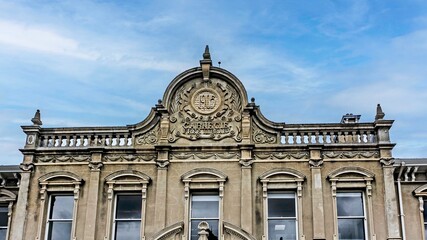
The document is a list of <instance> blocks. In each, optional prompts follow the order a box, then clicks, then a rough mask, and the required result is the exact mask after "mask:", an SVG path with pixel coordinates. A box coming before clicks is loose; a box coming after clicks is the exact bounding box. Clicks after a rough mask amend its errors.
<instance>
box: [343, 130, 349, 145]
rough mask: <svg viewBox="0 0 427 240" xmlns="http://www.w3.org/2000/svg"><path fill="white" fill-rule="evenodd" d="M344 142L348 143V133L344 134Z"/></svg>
mask: <svg viewBox="0 0 427 240" xmlns="http://www.w3.org/2000/svg"><path fill="white" fill-rule="evenodd" d="M344 142H346V143H347V142H350V139H349V136H348V132H344Z"/></svg>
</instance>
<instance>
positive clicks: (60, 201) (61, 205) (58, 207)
mask: <svg viewBox="0 0 427 240" xmlns="http://www.w3.org/2000/svg"><path fill="white" fill-rule="evenodd" d="M50 204H51V211H50V218H51V219H72V218H73V205H74V197H73V196H65V195H57V196H52V197H51V203H50Z"/></svg>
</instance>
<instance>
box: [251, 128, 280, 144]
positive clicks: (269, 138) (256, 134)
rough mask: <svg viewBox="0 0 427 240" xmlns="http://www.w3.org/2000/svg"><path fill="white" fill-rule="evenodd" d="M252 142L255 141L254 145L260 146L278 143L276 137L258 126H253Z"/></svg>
mask: <svg viewBox="0 0 427 240" xmlns="http://www.w3.org/2000/svg"><path fill="white" fill-rule="evenodd" d="M252 140H253V141H254V143H258V144H266V143H267V144H268V143H270V144H274V143H277V137H276V135H274V134H272V133H268V132H266V131H264V130H262V129H261V128H259V127H258V126H257V125H256V124H253V127H252Z"/></svg>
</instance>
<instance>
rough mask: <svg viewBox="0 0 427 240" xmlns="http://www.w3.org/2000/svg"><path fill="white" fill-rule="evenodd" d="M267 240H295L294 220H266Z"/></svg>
mask: <svg viewBox="0 0 427 240" xmlns="http://www.w3.org/2000/svg"><path fill="white" fill-rule="evenodd" d="M268 239H269V240H288V239H292V240H295V239H297V233H296V221H295V220H268Z"/></svg>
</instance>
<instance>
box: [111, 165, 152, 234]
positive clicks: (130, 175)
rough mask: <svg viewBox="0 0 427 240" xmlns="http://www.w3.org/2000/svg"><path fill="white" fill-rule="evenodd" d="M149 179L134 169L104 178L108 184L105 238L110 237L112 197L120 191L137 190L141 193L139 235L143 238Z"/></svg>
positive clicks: (112, 209) (112, 211) (112, 212)
mask: <svg viewBox="0 0 427 240" xmlns="http://www.w3.org/2000/svg"><path fill="white" fill-rule="evenodd" d="M150 181H151V179H150V177H149V176H147V175H146V174H144V173H142V172H139V171H135V170H123V171H118V172H114V173H112V174H110V175H108V176H107V177H106V178H105V183H106V184H107V185H108V199H107V213H108V214H107V226H106V231H105V239H108V240H109V239H112V236H111V233H112V227H113V215H114V211H115V210H114V197H115V195H116V194H117V193H120V192H122V193H123V192H127V193H130V192H134V193H135V192H139V193H141V225H140V236H141V239H145V222H146V221H145V213H146V208H147V201H146V200H147V186H148V184H149V183H150Z"/></svg>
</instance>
